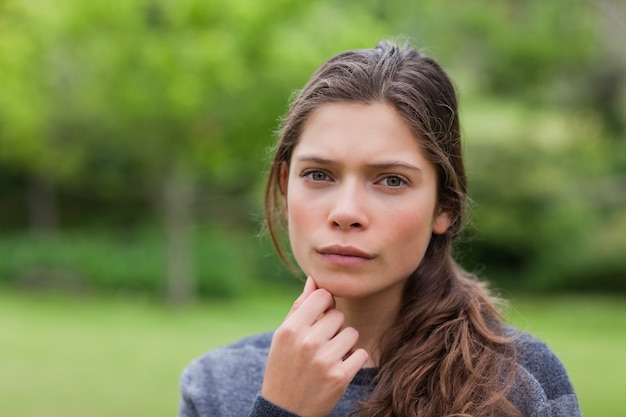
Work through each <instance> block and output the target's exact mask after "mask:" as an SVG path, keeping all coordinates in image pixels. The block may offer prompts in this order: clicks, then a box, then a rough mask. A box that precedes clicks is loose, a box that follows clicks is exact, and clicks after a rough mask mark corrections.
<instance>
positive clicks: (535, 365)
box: [511, 331, 581, 417]
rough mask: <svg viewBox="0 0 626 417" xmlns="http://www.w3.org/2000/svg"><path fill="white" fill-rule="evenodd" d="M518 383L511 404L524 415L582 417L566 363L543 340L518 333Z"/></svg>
mask: <svg viewBox="0 0 626 417" xmlns="http://www.w3.org/2000/svg"><path fill="white" fill-rule="evenodd" d="M514 344H515V348H516V351H517V364H518V372H517V380H516V384H515V387H514V389H513V391H512V393H511V397H512V398H511V399H512V401H513V402H514V403H515V404H516V405H517V406H518V408H520V410H522V412H523V414H524V415H529V416H530V415H532V416H551V417H558V416H563V417H565V416H579V415H581V413H580V408H579V405H578V399H577V397H576V393H575V392H574V387H573V386H572V383H571V381H570V379H569V376H568V374H567V371H566V370H565V367H564V366H563V363H562V362H561V361H560V359H559V358H558V357H557V355H556V354H555V353H554V352H553V351H552V349H550V348H549V347H548V345H547V344H546V343H545V342H543V341H542V340H540V339H538V338H536V337H535V336H532V335H531V334H529V333H526V332H521V331H516V339H515V342H514Z"/></svg>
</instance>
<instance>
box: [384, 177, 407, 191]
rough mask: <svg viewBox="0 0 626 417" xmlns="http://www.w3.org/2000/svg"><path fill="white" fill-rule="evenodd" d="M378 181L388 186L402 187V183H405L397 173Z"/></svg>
mask: <svg viewBox="0 0 626 417" xmlns="http://www.w3.org/2000/svg"><path fill="white" fill-rule="evenodd" d="M380 183H381V184H383V185H385V186H387V187H390V188H397V187H402V186H403V185H406V184H407V182H406V181H405V180H404V179H402V178H401V177H399V176H397V175H390V176H388V177H385V178H383V179H382V180H381V181H380Z"/></svg>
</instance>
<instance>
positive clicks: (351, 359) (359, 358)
mask: <svg viewBox="0 0 626 417" xmlns="http://www.w3.org/2000/svg"><path fill="white" fill-rule="evenodd" d="M368 360H369V354H368V353H367V352H366V351H365V349H360V348H359V349H357V350H355V351H354V352H352V353H351V354H349V355H348V356H347V357H346V358H345V359H344V360H343V367H344V369H345V371H346V373H347V374H348V375H349V376H350V380H352V379H353V378H354V376H355V375H356V373H357V372H359V369H361V368H363V367H364V366H365V364H366V363H367V361H368Z"/></svg>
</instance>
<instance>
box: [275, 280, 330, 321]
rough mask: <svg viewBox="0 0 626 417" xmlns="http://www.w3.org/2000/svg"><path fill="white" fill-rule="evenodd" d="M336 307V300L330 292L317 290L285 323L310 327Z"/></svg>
mask: <svg viewBox="0 0 626 417" xmlns="http://www.w3.org/2000/svg"><path fill="white" fill-rule="evenodd" d="M334 305H335V299H334V298H333V296H332V295H331V294H330V293H329V292H328V291H326V290H324V289H318V290H315V291H313V293H311V295H309V296H308V297H307V298H306V299H305V300H304V301H302V303H301V304H300V305H299V306H298V308H297V309H296V310H295V311H293V312H292V313H291V314H290V315H289V316H288V317H287V318H286V319H285V322H284V323H285V324H288V325H293V326H295V327H303V326H305V327H310V326H312V325H313V324H314V323H315V322H317V321H318V320H319V319H320V318H321V317H322V316H323V314H324V313H325V312H326V311H327V310H329V309H331V308H333V307H334Z"/></svg>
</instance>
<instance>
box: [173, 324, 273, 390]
mask: <svg viewBox="0 0 626 417" xmlns="http://www.w3.org/2000/svg"><path fill="white" fill-rule="evenodd" d="M271 341H272V333H263V334H259V335H254V336H249V337H246V338H244V339H241V340H239V341H237V342H235V343H232V344H230V345H227V346H223V347H219V348H216V349H212V350H210V351H208V352H206V353H205V354H203V355H202V356H200V357H199V358H197V359H195V360H193V361H192V362H191V363H190V364H189V365H188V366H187V367H186V368H185V370H184V371H183V382H185V381H191V380H194V379H196V380H197V379H204V378H207V377H212V378H221V377H229V376H232V375H233V374H238V373H241V372H245V373H255V372H262V370H261V369H258V367H261V366H264V364H265V360H266V358H267V353H268V352H269V347H270V344H271ZM251 365H252V367H251Z"/></svg>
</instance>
